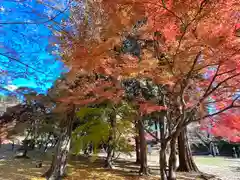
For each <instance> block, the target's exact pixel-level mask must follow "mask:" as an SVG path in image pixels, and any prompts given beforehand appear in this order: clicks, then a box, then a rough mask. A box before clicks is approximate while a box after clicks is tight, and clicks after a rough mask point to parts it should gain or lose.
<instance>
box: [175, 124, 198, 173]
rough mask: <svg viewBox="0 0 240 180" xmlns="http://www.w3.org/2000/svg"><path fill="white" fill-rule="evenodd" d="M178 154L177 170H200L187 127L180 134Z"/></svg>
mask: <svg viewBox="0 0 240 180" xmlns="http://www.w3.org/2000/svg"><path fill="white" fill-rule="evenodd" d="M178 156H179V167H178V169H177V171H181V172H199V170H198V168H197V166H196V164H195V163H194V160H193V157H192V153H191V148H190V145H189V142H188V137H187V129H186V128H185V129H183V131H182V132H181V133H180V135H179V136H178Z"/></svg>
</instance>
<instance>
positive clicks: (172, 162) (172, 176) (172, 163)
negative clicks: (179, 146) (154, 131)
mask: <svg viewBox="0 0 240 180" xmlns="http://www.w3.org/2000/svg"><path fill="white" fill-rule="evenodd" d="M176 142H177V138H175V137H173V138H172V140H171V142H170V156H169V163H168V164H169V169H168V172H169V173H168V180H176V178H177V177H176V169H177V167H176V163H177V157H176Z"/></svg>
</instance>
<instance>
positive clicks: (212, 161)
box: [194, 156, 230, 166]
mask: <svg viewBox="0 0 240 180" xmlns="http://www.w3.org/2000/svg"><path fill="white" fill-rule="evenodd" d="M194 159H195V162H196V163H197V164H202V165H212V166H228V165H229V164H230V162H229V161H227V160H226V159H224V158H223V157H212V156H195V157H194Z"/></svg>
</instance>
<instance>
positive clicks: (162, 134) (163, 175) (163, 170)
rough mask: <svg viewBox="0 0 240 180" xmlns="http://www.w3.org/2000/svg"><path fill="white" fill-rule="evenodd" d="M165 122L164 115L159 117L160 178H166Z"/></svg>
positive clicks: (162, 179) (163, 179)
mask: <svg viewBox="0 0 240 180" xmlns="http://www.w3.org/2000/svg"><path fill="white" fill-rule="evenodd" d="M165 129H166V127H165V122H164V117H161V119H159V131H160V139H161V149H160V152H159V165H160V176H161V180H167V173H166V168H167V158H166V149H167V143H166V142H165Z"/></svg>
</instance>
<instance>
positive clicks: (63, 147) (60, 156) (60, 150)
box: [43, 106, 75, 180]
mask: <svg viewBox="0 0 240 180" xmlns="http://www.w3.org/2000/svg"><path fill="white" fill-rule="evenodd" d="M74 115H75V107H74V106H73V107H72V108H71V112H70V113H69V115H68V117H67V119H65V120H63V121H62V122H61V125H60V127H61V128H62V132H61V134H60V137H59V139H58V143H57V147H56V151H55V154H54V156H53V160H52V164H51V167H50V168H49V169H48V171H47V172H46V173H45V174H44V175H43V176H44V177H46V179H47V180H60V179H62V177H63V176H65V175H66V166H67V157H68V153H69V150H70V143H71V134H72V124H73V120H74Z"/></svg>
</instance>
